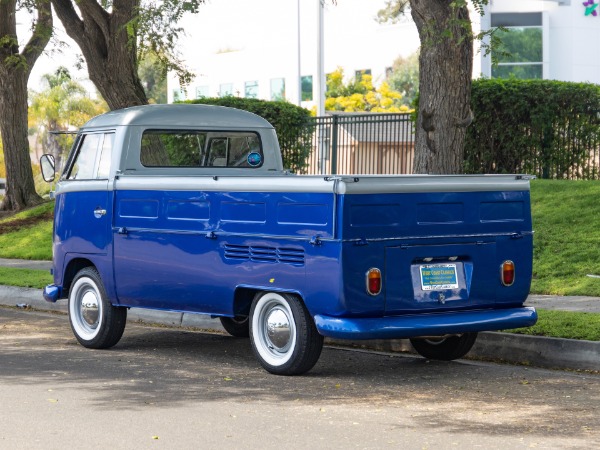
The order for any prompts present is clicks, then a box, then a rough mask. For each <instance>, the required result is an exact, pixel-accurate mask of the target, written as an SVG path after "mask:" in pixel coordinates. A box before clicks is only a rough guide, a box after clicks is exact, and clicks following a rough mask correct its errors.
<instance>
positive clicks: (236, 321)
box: [219, 316, 250, 338]
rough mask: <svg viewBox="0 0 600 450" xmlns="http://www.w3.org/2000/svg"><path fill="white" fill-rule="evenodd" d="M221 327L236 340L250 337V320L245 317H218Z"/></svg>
mask: <svg viewBox="0 0 600 450" xmlns="http://www.w3.org/2000/svg"><path fill="white" fill-rule="evenodd" d="M219 320H220V321H221V325H223V328H225V331H227V332H228V333H229V334H230V335H232V336H234V337H238V338H247V337H248V336H250V318H249V317H248V316H245V317H241V316H239V317H219Z"/></svg>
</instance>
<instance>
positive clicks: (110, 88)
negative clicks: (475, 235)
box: [52, 0, 148, 110]
mask: <svg viewBox="0 0 600 450" xmlns="http://www.w3.org/2000/svg"><path fill="white" fill-rule="evenodd" d="M52 4H53V5H54V10H55V12H56V15H57V16H58V17H59V19H60V20H61V22H62V24H63V26H64V27H65V30H66V31H67V34H68V35H69V36H70V37H71V38H72V39H73V40H74V41H75V42H77V45H78V46H79V48H80V49H81V52H82V53H83V57H84V58H85V61H86V63H87V66H88V73H89V76H90V80H92V82H93V83H94V85H95V86H96V88H97V89H98V91H100V94H101V95H102V97H104V100H106V103H107V104H108V107H109V108H110V109H111V110H114V109H120V108H126V107H128V106H137V105H145V104H147V103H148V99H147V98H146V94H145V92H144V88H143V86H142V83H141V82H140V79H139V76H138V73H137V66H138V64H137V52H136V36H135V33H134V32H133V31H132V27H133V25H132V21H133V19H135V17H136V14H137V10H138V8H139V4H140V1H139V0H114V1H113V2H112V12H110V13H108V12H107V11H106V10H105V9H104V8H102V6H100V5H99V4H98V3H97V2H96V1H95V0H76V1H72V0H52ZM75 4H76V5H77V8H78V9H79V11H80V12H81V17H80V16H79V15H78V14H77V11H76V10H75ZM128 30H129V31H130V32H129V33H128Z"/></svg>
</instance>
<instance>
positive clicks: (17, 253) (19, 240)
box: [0, 202, 54, 261]
mask: <svg viewBox="0 0 600 450" xmlns="http://www.w3.org/2000/svg"><path fill="white" fill-rule="evenodd" d="M53 209H54V202H48V203H44V204H43V205H40V206H37V207H35V208H31V209H28V210H26V211H23V212H21V213H18V214H15V215H13V216H10V217H8V218H5V219H3V220H0V229H2V233H0V258H10V259H31V260H45V261H49V260H52V219H51V217H48V215H49V214H50V213H51V212H52V210H53Z"/></svg>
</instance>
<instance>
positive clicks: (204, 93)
mask: <svg viewBox="0 0 600 450" xmlns="http://www.w3.org/2000/svg"><path fill="white" fill-rule="evenodd" d="M208 94H209V88H208V86H196V98H204V97H208V96H209V95H208Z"/></svg>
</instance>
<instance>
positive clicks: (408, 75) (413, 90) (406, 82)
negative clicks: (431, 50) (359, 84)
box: [387, 51, 419, 107]
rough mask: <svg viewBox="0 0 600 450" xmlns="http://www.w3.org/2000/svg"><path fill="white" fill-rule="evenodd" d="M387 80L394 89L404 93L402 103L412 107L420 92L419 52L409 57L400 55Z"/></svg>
mask: <svg viewBox="0 0 600 450" xmlns="http://www.w3.org/2000/svg"><path fill="white" fill-rule="evenodd" d="M387 81H388V83H389V85H390V87H391V88H392V89H393V90H395V91H398V92H400V93H401V94H402V100H401V102H402V104H403V105H406V106H408V107H411V106H412V103H413V102H414V100H415V99H416V98H417V93H418V92H419V52H418V51H417V52H415V53H413V54H412V55H410V56H409V57H407V58H403V57H401V56H400V57H398V58H397V59H396V60H395V61H394V64H393V66H392V74H391V75H390V76H389V77H388V80H387Z"/></svg>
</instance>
